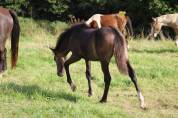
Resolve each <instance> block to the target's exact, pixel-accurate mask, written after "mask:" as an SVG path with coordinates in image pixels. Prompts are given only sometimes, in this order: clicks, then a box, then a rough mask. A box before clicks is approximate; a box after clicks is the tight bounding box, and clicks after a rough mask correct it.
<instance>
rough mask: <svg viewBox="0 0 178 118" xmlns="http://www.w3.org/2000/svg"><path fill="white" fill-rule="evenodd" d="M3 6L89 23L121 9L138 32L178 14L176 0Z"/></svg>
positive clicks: (5, 0)
mask: <svg viewBox="0 0 178 118" xmlns="http://www.w3.org/2000/svg"><path fill="white" fill-rule="evenodd" d="M14 1H15V2H14ZM0 5H2V6H6V7H10V8H13V9H15V10H16V11H17V12H18V13H19V15H23V16H28V17H29V16H30V17H33V18H41V19H48V20H61V21H68V20H69V19H70V18H71V16H75V18H76V19H81V20H83V19H84V20H86V19H88V18H89V17H91V15H93V14H95V13H103V14H108V13H118V12H119V10H122V11H126V12H127V15H129V16H130V17H131V19H132V21H133V26H134V29H135V32H136V33H140V32H141V31H143V30H144V32H149V30H148V29H149V27H150V22H151V21H152V19H151V18H152V17H156V16H159V15H163V14H167V13H175V12H178V1H177V0H1V3H0Z"/></svg>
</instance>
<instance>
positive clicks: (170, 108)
mask: <svg viewBox="0 0 178 118" xmlns="http://www.w3.org/2000/svg"><path fill="white" fill-rule="evenodd" d="M20 23H21V30H22V33H21V37H20V48H19V61H18V64H17V68H16V69H15V70H11V69H10V60H9V59H10V53H9V52H10V42H9V41H8V42H7V47H8V56H7V59H8V70H7V71H6V73H5V74H4V75H3V77H1V78H0V117H1V118H12V117H13V118H74V117H75V118H177V117H178V112H177V111H178V93H177V92H178V48H176V46H175V44H174V42H173V41H169V40H167V41H148V40H146V39H140V38H137V39H136V40H131V41H129V46H130V48H129V59H130V61H131V64H132V65H133V67H134V69H135V71H136V74H137V78H138V83H139V85H140V87H141V89H142V93H143V96H144V97H145V102H146V105H147V109H146V110H142V109H140V108H139V101H138V99H137V94H136V91H135V88H134V85H133V83H132V82H131V80H130V79H129V77H127V76H125V75H121V74H120V73H119V71H118V70H117V66H116V64H115V60H114V58H113V59H112V61H111V63H110V72H111V76H112V81H111V86H110V90H109V94H108V102H107V103H104V104H101V103H99V100H100V98H101V96H102V93H103V87H104V86H103V84H104V80H103V74H102V72H101V67H100V64H99V63H98V62H92V68H91V70H92V87H93V92H94V95H93V96H92V97H88V96H87V90H88V85H87V80H86V78H85V63H84V60H80V61H79V62H77V63H74V64H72V65H71V66H70V70H71V77H72V79H73V81H74V82H75V84H76V86H77V90H76V91H75V92H72V91H71V89H70V87H69V85H68V84H67V82H66V76H64V77H58V76H57V73H56V64H55V62H54V60H53V55H52V53H51V51H50V50H49V49H48V46H54V45H55V43H56V38H57V36H58V34H59V33H60V32H61V31H63V29H65V27H68V26H67V25H66V24H64V23H61V22H55V23H48V22H47V21H34V20H32V19H25V18H20ZM47 26H48V27H47ZM54 27H55V28H54Z"/></svg>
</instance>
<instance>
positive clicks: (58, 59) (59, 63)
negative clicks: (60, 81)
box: [50, 48, 66, 77]
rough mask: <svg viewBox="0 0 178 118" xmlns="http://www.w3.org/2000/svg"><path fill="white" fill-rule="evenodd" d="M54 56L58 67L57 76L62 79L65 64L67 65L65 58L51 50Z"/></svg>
mask: <svg viewBox="0 0 178 118" xmlns="http://www.w3.org/2000/svg"><path fill="white" fill-rule="evenodd" d="M50 49H51V50H52V52H53V54H54V61H55V62H56V65H57V75H58V76H60V77H62V76H63V75H64V63H65V60H66V59H65V56H64V55H63V54H62V53H59V52H58V51H56V50H55V49H52V48H50Z"/></svg>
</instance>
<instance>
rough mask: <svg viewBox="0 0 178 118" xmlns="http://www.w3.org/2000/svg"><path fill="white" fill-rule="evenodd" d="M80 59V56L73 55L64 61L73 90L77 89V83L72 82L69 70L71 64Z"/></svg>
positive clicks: (68, 80)
mask: <svg viewBox="0 0 178 118" xmlns="http://www.w3.org/2000/svg"><path fill="white" fill-rule="evenodd" d="M78 60H80V58H79V57H78V56H75V55H71V57H70V58H69V59H68V60H67V61H66V62H65V63H64V67H65V70H66V75H67V82H68V83H69V85H70V87H71V89H72V91H75V90H76V86H75V84H74V83H73V82H72V80H71V77H70V72H69V65H70V64H72V63H74V62H76V61H78Z"/></svg>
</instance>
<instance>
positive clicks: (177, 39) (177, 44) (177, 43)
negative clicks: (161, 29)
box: [176, 33, 178, 47]
mask: <svg viewBox="0 0 178 118" xmlns="http://www.w3.org/2000/svg"><path fill="white" fill-rule="evenodd" d="M176 46H177V47H178V33H177V34H176Z"/></svg>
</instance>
